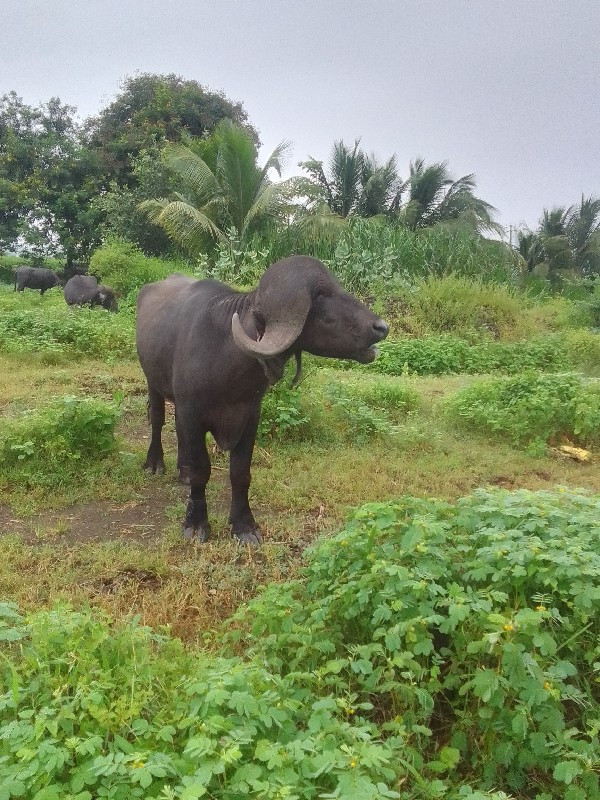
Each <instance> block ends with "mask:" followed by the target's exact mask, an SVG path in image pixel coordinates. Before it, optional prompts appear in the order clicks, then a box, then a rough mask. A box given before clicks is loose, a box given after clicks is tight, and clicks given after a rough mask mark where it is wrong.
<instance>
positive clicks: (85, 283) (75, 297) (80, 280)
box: [65, 275, 119, 311]
mask: <svg viewBox="0 0 600 800" xmlns="http://www.w3.org/2000/svg"><path fill="white" fill-rule="evenodd" d="M65 300H66V301H67V304H68V305H70V306H84V305H88V304H89V305H90V306H102V308H105V309H106V310H107V311H118V310H119V306H118V305H117V300H116V298H115V293H114V292H113V290H112V289H111V288H110V287H109V286H104V284H102V283H100V284H99V283H98V281H97V280H96V278H94V276H93V275H74V276H73V277H72V278H69V280H68V281H67V282H66V284H65Z"/></svg>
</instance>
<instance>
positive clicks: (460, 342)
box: [348, 334, 595, 375]
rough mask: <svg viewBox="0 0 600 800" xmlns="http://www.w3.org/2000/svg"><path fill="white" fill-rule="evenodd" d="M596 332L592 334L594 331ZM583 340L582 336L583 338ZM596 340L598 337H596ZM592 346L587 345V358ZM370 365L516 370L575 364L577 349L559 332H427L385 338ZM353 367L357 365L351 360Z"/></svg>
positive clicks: (389, 369) (384, 369) (418, 371)
mask: <svg viewBox="0 0 600 800" xmlns="http://www.w3.org/2000/svg"><path fill="white" fill-rule="evenodd" d="M592 336H593V334H592ZM582 341H583V339H582ZM593 341H595V340H593ZM593 349H594V348H593V346H592V345H590V346H589V347H588V346H586V347H585V350H586V358H587V356H588V355H589V352H591V351H592V350H593ZM379 351H380V352H379V356H378V358H377V360H376V361H374V362H373V363H372V364H370V365H369V366H368V367H367V369H368V371H372V372H380V373H384V374H386V375H405V374H415V375H445V374H452V373H455V374H459V373H468V374H481V373H487V372H506V373H517V372H522V371H523V370H526V369H544V370H561V369H567V368H568V367H569V366H571V367H572V366H573V363H574V362H573V361H572V360H571V358H572V357H574V356H575V355H576V351H575V350H574V351H573V352H571V350H570V349H569V347H568V343H567V342H566V341H565V339H564V338H563V337H562V336H561V335H558V334H554V335H548V336H543V337H539V338H535V339H530V340H528V341H524V342H494V341H483V342H479V343H477V344H469V343H468V342H467V341H466V340H465V339H461V338H459V337H458V336H425V337H424V338H422V339H402V340H401V341H397V342H392V341H389V342H383V343H382V344H381V345H380V346H379ZM348 366H351V367H353V366H354V365H352V364H350V363H349V364H348Z"/></svg>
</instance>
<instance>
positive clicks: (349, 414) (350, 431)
mask: <svg viewBox="0 0 600 800" xmlns="http://www.w3.org/2000/svg"><path fill="white" fill-rule="evenodd" d="M325 397H326V403H327V406H326V407H328V409H329V411H330V415H331V416H330V419H332V421H333V422H334V424H335V427H336V429H337V430H338V431H339V432H340V433H341V436H342V438H343V439H345V440H346V441H350V442H355V443H356V444H359V445H362V444H365V442H368V441H369V439H372V438H373V437H375V436H381V435H383V434H389V433H391V432H392V426H391V424H390V421H389V419H387V417H385V416H382V415H381V414H380V413H378V412H377V411H376V410H375V409H373V408H372V407H371V406H369V405H368V404H367V403H366V402H364V401H363V400H361V398H360V397H359V396H358V395H357V393H355V392H353V391H352V390H351V389H349V387H348V386H343V385H340V384H338V383H331V384H330V385H329V386H328V387H327V389H326V390H325Z"/></svg>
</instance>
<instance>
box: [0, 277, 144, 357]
mask: <svg viewBox="0 0 600 800" xmlns="http://www.w3.org/2000/svg"><path fill="white" fill-rule="evenodd" d="M0 352H3V353H23V354H24V353H28V354H31V355H35V356H36V357H39V358H41V360H42V361H44V362H46V363H57V362H59V361H61V360H65V359H71V358H80V357H82V356H89V357H92V358H99V359H103V360H106V359H117V358H133V357H135V336H134V320H133V318H132V317H131V316H130V315H128V314H127V313H122V312H119V313H118V314H111V313H110V312H108V311H105V310H104V309H102V308H94V309H89V308H69V307H68V306H67V305H66V304H65V301H64V298H63V297H62V295H61V294H56V295H55V296H52V292H50V293H48V295H47V296H45V297H43V298H42V297H40V296H39V295H34V294H33V293H32V294H31V295H28V296H26V297H24V296H23V295H21V294H14V293H13V292H9V291H0Z"/></svg>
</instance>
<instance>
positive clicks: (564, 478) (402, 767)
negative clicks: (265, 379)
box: [0, 267, 600, 800]
mask: <svg viewBox="0 0 600 800" xmlns="http://www.w3.org/2000/svg"><path fill="white" fill-rule="evenodd" d="M161 268H162V267H161ZM134 294H135V292H134V291H133V290H132V292H130V293H129V295H128V299H127V302H124V303H122V304H121V310H120V312H119V313H118V314H116V315H113V314H110V313H108V312H105V311H104V310H102V309H96V310H93V311H92V310H90V309H71V308H67V307H66V305H65V303H64V300H63V298H62V296H61V293H60V291H58V290H51V291H49V292H48V293H47V295H46V296H45V297H43V298H42V297H39V296H38V295H37V294H35V293H33V292H26V293H24V294H15V293H13V292H12V291H11V290H10V288H9V287H7V286H0V586H1V587H2V592H1V594H0V797H7V798H11V797H31V798H32V799H33V800H63V798H64V799H65V800H93V798H95V797H114V798H116V800H121V798H122V800H129V799H130V798H140V800H149V799H150V798H157V799H158V798H162V800H195V799H196V798H200V797H212V798H215V800H217V799H219V800H237V798H239V797H242V796H244V797H245V796H253V797H257V798H265V800H266V799H267V798H273V800H275V799H277V800H284V798H288V800H299V798H306V799H307V800H310V799H312V798H317V797H330V798H336V797H344V798H348V800H379V798H383V797H385V798H398V800H438V798H441V797H445V798H447V800H464V798H467V800H468V799H469V798H470V799H471V800H512V798H515V800H553V798H555V797H561V798H562V797H564V798H565V800H597V797H598V796H599V794H598V793H599V783H598V771H599V770H598V765H599V764H600V760H599V759H600V742H599V737H598V730H599V723H598V719H599V718H600V713H599V709H600V693H599V689H598V687H599V686H600V678H599V677H598V674H599V673H598V670H599V665H600V646H599V645H598V642H600V638H599V633H600V632H599V623H598V620H599V619H600V588H599V586H600V584H599V580H600V553H599V552H598V546H597V542H598V532H599V529H598V507H599V503H600V499H599V498H600V462H599V461H598V458H597V452H598V449H599V445H600V381H599V380H598V377H597V376H598V375H599V374H600V344H599V340H600V337H599V336H598V333H597V331H595V329H594V328H593V327H592V320H591V317H590V313H589V308H588V309H586V307H585V304H584V305H582V304H580V303H576V302H572V301H569V300H566V299H564V298H553V299H552V298H549V299H539V300H533V299H532V298H531V297H529V296H527V295H525V294H522V293H519V292H517V291H515V290H513V289H507V288H506V287H494V286H493V285H492V286H489V285H484V284H482V283H481V282H479V281H477V280H475V281H473V280H467V279H456V278H450V279H435V280H429V281H423V282H421V283H420V284H417V285H415V287H413V289H412V290H411V291H410V292H409V294H408V295H406V296H403V297H394V298H389V297H388V298H386V300H385V301H383V300H379V301H376V305H377V306H378V308H379V311H380V313H383V314H384V315H385V317H386V318H387V319H388V320H389V321H390V323H391V335H390V338H389V341H388V342H386V343H384V344H383V345H382V348H381V354H380V357H379V358H378V359H377V361H375V362H374V364H372V365H369V366H367V367H364V366H360V365H352V364H348V363H343V362H334V361H331V360H326V359H321V360H319V359H315V358H312V357H305V358H304V373H303V379H302V381H301V382H300V385H299V387H298V389H295V390H292V389H290V388H289V382H290V379H291V370H290V373H289V374H288V375H287V376H286V378H285V379H284V380H283V381H281V382H280V383H279V384H277V386H276V387H274V388H273V389H272V390H271V391H270V392H269V393H268V394H267V396H266V397H265V399H264V402H263V414H262V418H261V424H260V427H259V437H258V440H257V446H256V449H255V457H254V464H253V471H252V476H253V483H252V486H251V492H250V494H251V503H252V505H253V508H254V512H255V515H256V518H257V520H258V521H259V523H260V525H261V526H262V530H263V534H264V539H265V542H264V544H263V545H262V546H261V547H251V546H247V545H246V546H241V545H238V544H236V543H235V542H233V541H232V540H231V538H230V536H229V530H228V525H227V512H228V505H229V481H228V459H227V454H226V453H222V452H219V451H218V449H217V448H216V446H215V445H214V443H212V442H211V443H210V449H211V452H212V463H213V472H212V478H211V481H210V483H209V486H208V492H207V499H208V504H209V515H210V518H211V523H212V526H213V539H212V540H211V541H210V542H209V543H207V544H203V545H192V544H186V543H184V542H183V541H182V537H181V530H180V525H181V520H182V517H183V513H184V508H185V502H186V495H187V489H186V488H185V487H183V486H181V485H179V484H178V483H177V481H176V474H175V449H176V447H175V446H176V441H175V433H174V420H173V409H172V408H168V419H167V425H166V427H165V432H164V442H165V445H166V447H165V450H166V454H167V459H166V462H167V473H166V474H165V475H162V476H149V475H146V474H145V473H144V472H143V471H142V468H141V465H142V463H143V461H144V458H145V453H146V449H147V446H148V438H149V426H148V421H147V418H146V396H145V394H146V390H145V381H144V377H143V374H142V372H141V369H140V367H139V364H138V363H137V360H136V358H135V349H134V316H133V300H134ZM289 366H290V367H291V366H292V365H289ZM565 447H566V448H567V449H566V450H565ZM569 448H571V449H570V450H569ZM530 490H531V491H530ZM540 490H541V491H540Z"/></svg>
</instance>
